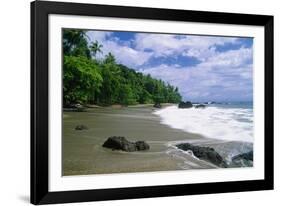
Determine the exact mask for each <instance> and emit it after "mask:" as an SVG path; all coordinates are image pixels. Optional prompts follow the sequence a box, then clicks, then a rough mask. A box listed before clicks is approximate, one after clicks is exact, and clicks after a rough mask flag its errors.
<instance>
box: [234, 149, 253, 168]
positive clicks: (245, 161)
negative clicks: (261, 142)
mask: <svg viewBox="0 0 281 206" xmlns="http://www.w3.org/2000/svg"><path fill="white" fill-rule="evenodd" d="M253 159H254V158H253V150H251V151H249V152H246V153H242V154H239V155H236V156H234V157H232V163H231V164H232V166H233V167H251V166H253Z"/></svg>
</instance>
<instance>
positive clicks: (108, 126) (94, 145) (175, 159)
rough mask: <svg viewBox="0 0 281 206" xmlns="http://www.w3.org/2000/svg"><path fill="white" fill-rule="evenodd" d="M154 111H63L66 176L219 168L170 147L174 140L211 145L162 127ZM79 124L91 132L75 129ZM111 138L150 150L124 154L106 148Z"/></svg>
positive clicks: (200, 139) (143, 108)
mask: <svg viewBox="0 0 281 206" xmlns="http://www.w3.org/2000/svg"><path fill="white" fill-rule="evenodd" d="M154 110H155V109H154V108H152V107H151V106H150V107H147V106H146V107H123V108H92V109H88V110H87V112H64V114H63V175H87V174H101V173H104V174H105V173H119V172H122V173H123V172H147V171H168V170H182V169H204V168H216V166H214V165H212V164H210V163H208V162H205V161H202V160H198V159H196V158H193V157H192V156H188V155H186V154H184V153H181V152H179V151H178V150H176V149H175V148H173V147H171V146H169V143H170V142H174V141H189V142H197V143H200V142H201V143H204V142H207V143H208V139H206V138H203V137H202V136H200V135H197V134H191V133H187V132H184V131H181V130H178V129H173V128H170V127H168V126H166V125H163V124H161V123H160V118H159V117H158V116H156V115H154V114H152V112H153V111H154ZM79 124H84V125H86V126H87V127H88V128H89V129H88V130H81V131H77V130H75V129H74V128H75V126H76V125H79ZM110 136H124V137H126V138H127V139H128V140H129V141H137V140H144V141H146V142H147V143H148V144H149V145H150V150H148V151H141V152H122V151H112V150H110V149H106V148H103V147H102V144H103V143H104V141H105V140H106V139H107V138H108V137H110ZM209 141H210V140H209ZM211 142H214V140H211Z"/></svg>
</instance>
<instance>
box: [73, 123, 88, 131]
mask: <svg viewBox="0 0 281 206" xmlns="http://www.w3.org/2000/svg"><path fill="white" fill-rule="evenodd" d="M85 129H88V127H87V126H85V125H83V124H80V125H77V126H76V127H75V130H85Z"/></svg>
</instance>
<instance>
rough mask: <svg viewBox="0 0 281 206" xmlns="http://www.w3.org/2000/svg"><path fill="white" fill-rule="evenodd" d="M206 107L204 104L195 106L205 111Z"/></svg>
mask: <svg viewBox="0 0 281 206" xmlns="http://www.w3.org/2000/svg"><path fill="white" fill-rule="evenodd" d="M205 107H206V106H205V105H204V104H198V105H196V106H195V108H196V109H204V108H205Z"/></svg>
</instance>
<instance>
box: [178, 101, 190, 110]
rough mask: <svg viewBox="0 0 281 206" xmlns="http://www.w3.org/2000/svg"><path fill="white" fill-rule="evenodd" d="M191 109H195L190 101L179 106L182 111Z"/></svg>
mask: <svg viewBox="0 0 281 206" xmlns="http://www.w3.org/2000/svg"><path fill="white" fill-rule="evenodd" d="M191 107H193V105H192V103H191V102H190V101H186V102H180V103H179V105H178V108H181V109H187V108H191Z"/></svg>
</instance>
